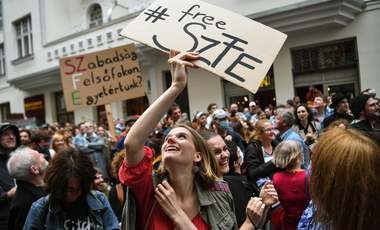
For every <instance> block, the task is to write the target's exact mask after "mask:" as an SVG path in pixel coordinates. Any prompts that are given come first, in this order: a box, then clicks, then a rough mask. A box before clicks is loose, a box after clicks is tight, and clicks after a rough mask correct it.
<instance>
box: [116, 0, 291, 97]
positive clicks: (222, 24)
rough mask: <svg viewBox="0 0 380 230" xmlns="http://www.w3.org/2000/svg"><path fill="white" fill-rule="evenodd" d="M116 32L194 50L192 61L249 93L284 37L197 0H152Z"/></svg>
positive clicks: (164, 46) (162, 45)
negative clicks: (196, 55)
mask: <svg viewBox="0 0 380 230" xmlns="http://www.w3.org/2000/svg"><path fill="white" fill-rule="evenodd" d="M120 34H121V35H122V36H125V37H128V38H130V39H133V40H136V41H139V42H141V43H143V44H146V45H148V46H151V47H153V48H156V49H158V50H161V51H163V52H167V53H168V52H169V51H170V49H177V50H187V51H188V52H198V53H199V54H200V57H199V59H198V60H195V61H193V63H194V64H195V65H196V66H199V67H201V68H203V69H205V70H207V71H210V72H212V73H214V74H216V75H218V76H220V77H222V78H224V79H226V80H228V81H231V82H232V83H234V84H237V85H239V86H241V87H243V88H245V89H247V90H249V91H251V92H253V93H255V92H256V91H257V89H258V87H259V86H260V83H261V82H262V80H263V78H264V76H265V75H266V73H267V72H268V70H269V68H270V66H271V65H272V63H273V61H274V58H275V57H276V55H277V54H278V52H279V50H280V48H281V46H282V45H283V43H284V42H285V39H286V35H285V34H283V33H280V32H278V31H276V30H274V29H271V28H269V27H267V26H264V25H262V24H260V23H257V22H255V21H253V20H251V19H248V18H246V17H243V16H240V15H238V14H235V13H232V12H229V11H227V10H224V9H221V8H219V7H216V6H213V5H210V4H207V3H204V2H201V1H196V0H194V1H187V0H175V1H174V0H157V1H155V2H154V3H153V4H152V5H150V6H149V7H148V8H147V9H146V10H145V11H144V12H143V13H141V14H140V15H139V16H138V17H137V18H136V19H135V20H134V21H133V22H131V23H130V24H129V25H128V26H127V27H126V28H125V29H124V30H123V31H122V32H121V33H120Z"/></svg>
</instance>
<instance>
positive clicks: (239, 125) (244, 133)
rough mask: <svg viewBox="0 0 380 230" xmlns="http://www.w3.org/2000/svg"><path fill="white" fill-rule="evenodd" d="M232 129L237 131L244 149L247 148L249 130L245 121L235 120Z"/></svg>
mask: <svg viewBox="0 0 380 230" xmlns="http://www.w3.org/2000/svg"><path fill="white" fill-rule="evenodd" d="M232 128H233V130H234V131H235V132H237V133H238V134H239V136H240V138H241V140H242V142H243V146H244V149H247V146H248V143H249V135H250V134H251V132H250V131H249V127H248V124H247V122H246V121H237V122H236V123H235V124H234V125H233V127H232Z"/></svg>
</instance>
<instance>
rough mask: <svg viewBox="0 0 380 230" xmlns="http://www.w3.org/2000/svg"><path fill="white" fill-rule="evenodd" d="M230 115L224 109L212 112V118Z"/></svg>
mask: <svg viewBox="0 0 380 230" xmlns="http://www.w3.org/2000/svg"><path fill="white" fill-rule="evenodd" d="M228 115H229V113H226V112H224V110H223V109H217V110H215V111H214V112H213V113H212V119H213V120H215V119H223V118H225V117H227V116H228Z"/></svg>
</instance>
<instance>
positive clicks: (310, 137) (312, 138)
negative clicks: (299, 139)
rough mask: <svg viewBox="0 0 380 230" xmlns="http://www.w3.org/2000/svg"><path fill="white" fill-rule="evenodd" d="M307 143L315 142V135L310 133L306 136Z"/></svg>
mask: <svg viewBox="0 0 380 230" xmlns="http://www.w3.org/2000/svg"><path fill="white" fill-rule="evenodd" d="M305 137H306V138H305V139H306V141H304V142H309V141H314V140H315V135H314V133H311V132H308V133H307V134H306V136H305Z"/></svg>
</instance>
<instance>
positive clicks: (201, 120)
mask: <svg viewBox="0 0 380 230" xmlns="http://www.w3.org/2000/svg"><path fill="white" fill-rule="evenodd" d="M197 123H198V128H197V129H196V130H195V131H197V132H198V133H201V132H204V131H207V128H206V125H207V114H206V113H203V112H199V113H198V114H197Z"/></svg>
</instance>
